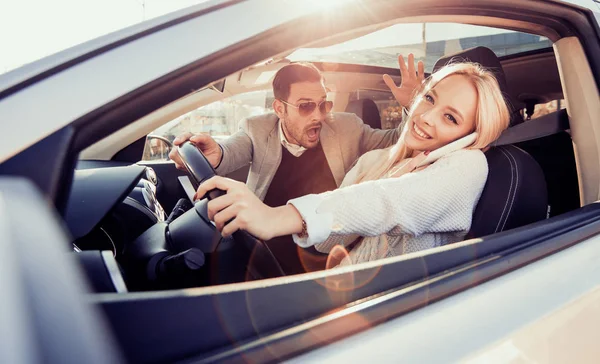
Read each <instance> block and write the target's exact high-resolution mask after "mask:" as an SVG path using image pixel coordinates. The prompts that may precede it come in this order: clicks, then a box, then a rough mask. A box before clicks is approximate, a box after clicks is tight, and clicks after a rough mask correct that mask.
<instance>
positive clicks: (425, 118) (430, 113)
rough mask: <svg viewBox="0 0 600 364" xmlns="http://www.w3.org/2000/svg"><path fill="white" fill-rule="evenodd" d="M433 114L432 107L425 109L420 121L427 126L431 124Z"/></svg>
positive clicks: (432, 122)
mask: <svg viewBox="0 0 600 364" xmlns="http://www.w3.org/2000/svg"><path fill="white" fill-rule="evenodd" d="M433 114H434V112H433V109H429V110H425V112H423V113H422V114H421V121H423V123H425V124H427V125H429V126H433V124H434V117H433Z"/></svg>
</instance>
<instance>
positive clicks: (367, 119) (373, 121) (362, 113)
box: [346, 99, 381, 129]
mask: <svg viewBox="0 0 600 364" xmlns="http://www.w3.org/2000/svg"><path fill="white" fill-rule="evenodd" d="M346 112H351V113H354V114H356V115H358V117H359V118H361V119H362V120H363V121H364V123H365V124H367V125H369V126H370V127H371V128H373V129H381V115H380V114H379V109H378V108H377V104H376V103H375V101H373V100H371V99H362V100H354V101H350V102H349V103H348V106H346Z"/></svg>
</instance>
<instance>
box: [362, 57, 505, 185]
mask: <svg viewBox="0 0 600 364" xmlns="http://www.w3.org/2000/svg"><path fill="white" fill-rule="evenodd" d="M453 75H461V76H464V77H466V78H468V80H469V81H471V83H472V84H473V86H474V87H475V89H476V90H477V108H476V114H475V130H474V131H475V132H477V134H478V135H477V139H476V140H475V142H474V143H473V144H472V145H471V146H470V147H469V148H470V149H483V148H485V147H487V146H488V145H490V144H491V143H492V142H494V141H495V140H496V139H498V137H499V136H500V134H501V133H502V132H503V131H504V129H506V128H507V127H508V123H509V120H510V113H509V110H508V107H507V106H506V101H505V100H504V97H503V96H502V92H501V91H500V86H499V85H498V81H497V80H496V77H495V76H494V74H493V73H492V72H490V71H487V70H486V69H485V68H483V67H482V66H481V65H479V64H478V63H469V62H465V63H455V64H450V65H447V66H445V67H443V68H441V69H440V70H438V71H437V72H435V73H433V74H432V75H431V76H430V77H429V79H428V81H427V82H426V83H425V84H424V86H423V87H422V89H421V90H420V92H419V93H418V94H417V96H416V97H415V99H414V101H413V103H412V107H411V109H410V111H409V113H408V120H407V121H406V123H404V125H405V127H404V130H402V134H401V135H400V138H398V141H397V142H396V144H395V145H394V147H392V149H391V150H390V153H389V157H388V158H387V159H385V160H382V161H381V162H380V163H376V164H375V165H373V166H372V167H371V168H370V169H368V170H367V171H366V172H364V173H362V174H360V175H359V176H358V177H357V179H356V181H355V182H354V183H359V182H362V181H368V180H376V179H379V178H381V177H383V176H384V175H385V174H386V173H388V172H389V171H390V170H391V169H392V167H394V166H395V165H396V164H397V163H398V162H400V161H401V160H403V159H406V158H408V157H409V156H410V155H411V154H412V153H413V151H412V150H411V149H410V148H408V147H407V146H406V144H405V142H404V138H405V137H406V133H407V131H408V129H409V128H408V127H406V126H407V125H409V124H410V122H411V120H412V118H413V114H414V112H415V109H416V108H417V106H418V105H419V103H420V100H421V99H422V98H423V97H424V96H425V94H427V93H428V92H429V91H430V90H431V89H432V88H433V87H435V86H436V85H437V84H438V83H439V82H440V81H442V80H443V79H445V78H447V77H449V76H453Z"/></svg>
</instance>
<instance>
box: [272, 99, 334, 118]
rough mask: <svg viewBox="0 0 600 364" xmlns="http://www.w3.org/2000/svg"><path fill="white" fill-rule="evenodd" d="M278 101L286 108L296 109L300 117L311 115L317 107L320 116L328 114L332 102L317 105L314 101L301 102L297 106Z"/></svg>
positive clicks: (331, 107)
mask: <svg viewBox="0 0 600 364" xmlns="http://www.w3.org/2000/svg"><path fill="white" fill-rule="evenodd" d="M279 101H281V102H283V103H284V104H286V105H288V106H291V107H295V108H296V109H298V114H300V116H308V115H310V114H312V113H313V111H315V109H316V108H317V107H319V111H320V112H321V113H322V114H327V113H330V112H331V109H333V101H327V100H323V101H321V102H320V103H319V104H318V105H317V103H316V102H314V101H307V102H301V103H299V104H298V105H294V104H290V103H289V102H285V101H283V100H279Z"/></svg>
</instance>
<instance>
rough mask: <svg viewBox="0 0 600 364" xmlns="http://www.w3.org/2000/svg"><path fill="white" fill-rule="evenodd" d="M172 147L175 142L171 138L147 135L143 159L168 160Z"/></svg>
mask: <svg viewBox="0 0 600 364" xmlns="http://www.w3.org/2000/svg"><path fill="white" fill-rule="evenodd" d="M172 149H173V143H171V141H170V140H169V139H167V138H165V137H162V136H159V135H152V134H150V135H148V136H147V137H146V144H145V145H144V157H143V158H142V159H143V160H145V161H168V160H169V153H170V152H171V150H172Z"/></svg>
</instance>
